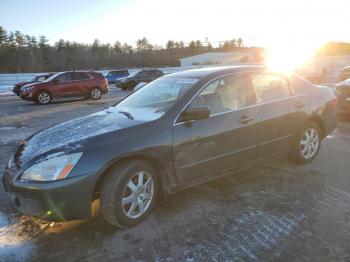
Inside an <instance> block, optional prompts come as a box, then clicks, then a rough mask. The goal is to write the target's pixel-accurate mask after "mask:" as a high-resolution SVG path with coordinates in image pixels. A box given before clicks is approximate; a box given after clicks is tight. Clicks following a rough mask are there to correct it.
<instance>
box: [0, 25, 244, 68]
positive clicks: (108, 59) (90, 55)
mask: <svg viewBox="0 0 350 262" xmlns="http://www.w3.org/2000/svg"><path fill="white" fill-rule="evenodd" d="M48 42H49V40H48V39H47V37H46V36H44V35H41V36H39V37H35V36H30V35H25V34H23V33H21V32H20V31H15V32H7V31H6V30H5V29H4V28H3V27H2V26H0V72H3V73H5V72H13V73H20V72H57V71H64V70H78V69H86V70H98V69H105V68H118V67H160V66H178V65H179V59H180V58H184V57H187V56H191V55H196V54H200V53H204V52H214V51H215V52H217V51H232V50H239V49H243V48H246V47H244V43H243V39H241V38H238V39H232V40H229V41H224V42H223V43H220V44H219V46H218V47H215V48H214V47H213V46H212V45H211V43H210V42H204V43H203V42H201V41H199V40H197V41H191V42H190V43H184V42H183V41H173V40H169V41H168V42H167V43H166V46H165V47H162V46H159V45H153V44H151V43H150V42H149V41H148V40H147V38H145V37H143V38H141V39H139V40H137V42H136V45H135V47H133V46H132V45H130V44H128V43H123V44H122V43H120V42H119V41H116V42H115V43H114V44H113V45H111V44H104V43H101V42H100V41H99V40H98V39H95V40H94V41H93V43H92V44H84V43H78V42H74V41H73V42H71V41H65V40H63V39H60V40H59V41H57V42H56V43H54V44H53V45H50V44H49V43H48Z"/></svg>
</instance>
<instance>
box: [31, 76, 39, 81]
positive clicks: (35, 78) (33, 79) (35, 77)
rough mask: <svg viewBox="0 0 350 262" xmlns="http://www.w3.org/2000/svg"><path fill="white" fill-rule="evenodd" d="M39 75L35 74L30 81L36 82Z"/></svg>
mask: <svg viewBox="0 0 350 262" xmlns="http://www.w3.org/2000/svg"><path fill="white" fill-rule="evenodd" d="M38 77H39V76H34V77H33V78H32V79H31V80H30V82H36V81H37V79H38Z"/></svg>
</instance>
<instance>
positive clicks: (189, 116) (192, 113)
mask: <svg viewBox="0 0 350 262" xmlns="http://www.w3.org/2000/svg"><path fill="white" fill-rule="evenodd" d="M209 115H210V111H209V108H208V107H206V106H198V107H192V108H187V109H186V110H185V111H184V112H182V114H181V116H180V121H183V122H188V121H191V120H200V119H204V118H208V117H209Z"/></svg>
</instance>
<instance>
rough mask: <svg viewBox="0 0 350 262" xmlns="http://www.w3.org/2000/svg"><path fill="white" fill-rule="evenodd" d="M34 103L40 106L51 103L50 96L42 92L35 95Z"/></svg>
mask: <svg viewBox="0 0 350 262" xmlns="http://www.w3.org/2000/svg"><path fill="white" fill-rule="evenodd" d="M35 102H36V103H37V104H40V105H47V104H49V103H50V102H51V95H50V93H49V92H47V91H45V90H43V91H39V92H38V93H37V94H36V97H35Z"/></svg>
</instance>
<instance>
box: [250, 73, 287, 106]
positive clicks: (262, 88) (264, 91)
mask: <svg viewBox="0 0 350 262" xmlns="http://www.w3.org/2000/svg"><path fill="white" fill-rule="evenodd" d="M251 78H252V82H253V86H254V88H255V93H256V99H257V102H258V103H264V102H269V101H273V100H276V99H281V98H285V97H288V96H290V91H289V86H288V82H287V80H286V79H284V78H282V77H280V76H278V75H273V74H256V75H252V76H251Z"/></svg>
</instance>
